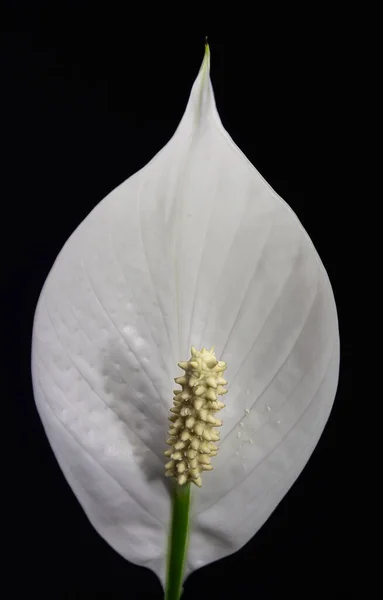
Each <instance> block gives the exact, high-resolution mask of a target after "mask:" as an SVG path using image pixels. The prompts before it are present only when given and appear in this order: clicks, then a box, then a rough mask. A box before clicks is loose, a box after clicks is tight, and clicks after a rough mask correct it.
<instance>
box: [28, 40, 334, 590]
mask: <svg viewBox="0 0 383 600" xmlns="http://www.w3.org/2000/svg"><path fill="white" fill-rule="evenodd" d="M209 68H210V55H209V51H208V48H207V49H206V53H205V58H204V61H203V64H202V67H201V70H200V72H199V75H198V77H197V79H196V81H195V83H194V86H193V88H192V91H191V95H190V99H189V103H188V105H187V108H186V111H185V114H184V116H183V118H182V120H181V123H180V125H179V127H178V129H177V131H176V133H175V134H174V136H173V138H172V139H171V140H170V142H169V143H168V144H167V145H166V146H165V147H164V148H163V149H162V150H161V152H159V153H158V154H157V155H156V156H155V157H154V158H153V159H152V160H151V161H150V162H149V164H148V165H147V166H146V167H145V168H143V169H142V170H141V171H139V172H138V173H136V174H135V175H133V176H132V177H130V178H129V179H128V180H127V181H125V182H124V183H122V184H121V185H120V186H119V187H117V188H116V189H115V190H114V191H113V192H111V193H110V194H109V195H108V196H107V197H106V198H105V199H104V200H103V201H102V202H100V203H99V204H98V205H97V206H96V208H95V209H94V210H93V211H92V212H91V213H90V214H89V215H88V217H87V218H86V219H85V220H84V221H83V222H82V223H81V224H80V226H79V227H78V228H77V229H76V230H75V232H74V233H73V234H72V235H71V237H70V238H69V240H68V241H67V243H66V244H65V246H64V248H63V249H62V251H61V252H60V254H59V256H58V258H57V260H56V262H55V264H54V266H53V267H52V270H51V271H50V273H49V275H48V278H47V280H46V283H45V285H44V288H43V290H42V293H41V296H40V299H39V302H38V306H37V309H36V314H35V322H34V333H33V351H32V374H33V385H34V393H35V399H36V404H37V408H38V411H39V414H40V416H41V419H42V422H43V424H44V428H45V431H46V434H47V436H48V439H49V441H50V443H51V446H52V449H53V451H54V453H55V455H56V458H57V460H58V462H59V465H60V467H61V469H62V471H63V473H64V475H65V477H66V479H67V481H68V483H69V485H70V486H71V487H72V489H73V491H74V493H75V494H76V496H77V498H78V500H79V502H80V503H81V505H82V507H83V509H84V511H85V513H86V514H87V516H88V518H89V520H90V521H91V523H92V524H93V526H94V527H95V529H96V530H97V531H98V532H99V534H100V535H101V536H102V537H103V538H104V539H105V540H106V541H107V542H108V543H109V544H110V545H111V546H112V547H113V548H114V549H115V550H116V551H117V552H119V553H120V554H121V555H122V556H124V557H125V558H126V559H128V560H130V561H132V562H134V563H136V564H138V565H144V566H146V567H149V568H151V569H152V570H153V571H154V572H155V573H156V574H157V575H158V577H159V578H160V580H161V582H162V584H163V585H164V583H165V576H166V552H167V541H168V532H169V526H170V519H171V515H170V507H171V493H170V489H171V481H172V480H173V479H174V475H176V471H177V473H178V475H181V476H182V474H183V471H182V467H181V470H177V469H175V466H174V465H173V463H171V464H170V465H169V464H168V465H167V471H170V472H171V473H170V475H171V477H169V478H166V477H165V464H166V461H167V460H168V459H167V458H166V457H164V450H165V448H166V444H165V441H166V439H167V438H168V436H167V429H168V424H169V421H168V417H169V415H170V413H169V410H170V408H171V407H172V406H178V407H179V406H181V405H180V404H175V405H173V403H172V397H173V392H172V388H173V387H174V381H173V379H174V377H175V376H177V371H175V368H176V365H177V363H178V362H179V361H182V360H185V359H186V358H187V357H188V356H189V352H190V348H191V347H192V346H193V347H195V348H202V347H206V348H209V347H210V346H211V345H213V344H214V345H215V349H216V350H215V351H216V353H217V357H218V358H219V360H220V361H222V362H225V363H227V366H228V368H227V373H228V380H229V381H230V384H229V385H228V388H227V389H228V392H229V393H228V395H227V398H228V400H227V401H226V407H225V408H224V409H223V410H222V415H223V424H222V426H221V427H220V431H221V436H220V437H221V439H220V442H219V451H218V445H217V451H215V450H214V449H213V447H211V448H210V450H214V452H213V454H216V455H215V456H214V458H213V459H212V461H211V463H210V462H209V463H206V465H207V464H213V462H214V468H213V470H211V471H210V472H207V471H206V473H203V474H202V475H201V474H200V475H201V481H199V480H198V481H197V485H198V483H202V487H201V488H200V489H198V487H193V502H192V507H191V519H190V541H189V547H188V553H187V557H186V562H185V573H184V576H185V577H187V576H188V575H189V574H190V573H191V572H192V571H193V570H195V569H198V568H199V567H202V566H203V565H206V564H208V563H210V562H212V561H215V560H217V559H219V558H221V557H223V556H226V555H228V554H231V553H233V552H235V551H236V550H238V549H239V548H240V547H241V546H243V545H244V544H245V543H246V542H247V541H248V540H249V539H250V538H251V537H252V536H253V535H254V534H255V533H256V531H257V530H258V529H259V528H260V527H261V526H262V525H263V523H264V522H265V520H266V519H267V518H268V517H269V515H270V514H271V513H272V511H273V510H274V509H275V507H276V506H277V504H278V503H279V502H280V501H281V499H282V498H283V496H284V495H285V494H286V492H287V491H288V489H289V488H290V486H291V485H292V484H293V483H294V481H295V479H296V478H297V477H298V475H299V474H300V472H301V471H302V469H303V467H304V465H305V464H306V462H307V460H308V459H309V457H310V455H311V453H312V451H313V449H314V447H315V446H316V444H317V442H318V439H319V437H320V435H321V433H322V430H323V428H324V425H325V423H326V421H327V419H328V416H329V413H330V410H331V407H332V403H333V400H334V396H335V392H336V387H337V380H338V370H339V337H338V324H337V314H336V307H335V302H334V298H333V294H332V290H331V286H330V283H329V280H328V277H327V274H326V272H325V270H324V267H323V265H322V263H321V261H320V258H319V257H318V254H317V252H316V251H315V248H314V246H313V244H312V242H311V240H310V238H309V237H308V235H307V233H306V232H305V230H304V229H303V227H302V225H301V224H300V222H299V221H298V219H297V217H296V216H295V214H294V213H293V212H292V210H291V209H290V208H289V207H288V206H287V204H286V203H285V202H284V201H283V200H282V199H281V198H280V197H279V196H278V195H277V194H276V193H275V192H274V191H273V190H272V189H271V188H270V186H269V185H268V184H267V183H266V181H265V180H264V179H263V178H262V177H261V176H260V174H259V173H258V172H257V170H256V169H255V168H254V167H253V166H252V165H251V164H250V163H249V162H248V160H247V159H246V158H245V156H244V155H243V154H242V153H241V151H240V150H239V149H238V148H237V146H236V145H235V144H234V142H233V141H232V139H231V138H230V137H229V135H228V133H227V132H226V131H225V129H224V128H223V126H222V123H221V121H220V119H219V116H218V113H217V110H216V107H215V102H214V96H213V91H212V87H211V82H210V77H209ZM192 358H193V357H192V356H191V357H190V359H189V361H190V364H191V362H194V361H193V360H191V359H192ZM190 364H188V365H187V367H186V368H187V369H189V368H190ZM181 367H182V369H183V367H185V365H182V363H181ZM191 367H192V368H193V365H191ZM209 368H211V367H209ZM182 369H181V368H180V369H179V373H178V377H180V378H181V380H179V383H181V386H182V385H183V383H182V378H183V377H185V371H183V370H182ZM225 376H226V375H225ZM188 377H190V374H188ZM205 383H206V382H205ZM217 385H218V382H217ZM207 387H209V386H207ZM213 388H214V386H212V389H213ZM205 393H206V392H204V394H205ZM183 400H185V397H184V398H183ZM205 400H206V398H205ZM197 407H198V408H197ZM182 408H185V406H182ZM194 409H195V410H198V411H200V412H201V411H202V410H203V404H201V405H199V403H198V404H197V406H196V405H194ZM176 414H177V413H176ZM203 414H204V416H205V417H206V418H207V416H208V414H210V413H203ZM184 416H185V417H186V416H187V415H186V414H185V415H183V417H184ZM200 416H201V415H200ZM212 418H214V419H215V416H214V415H212ZM183 422H184V421H182V423H183ZM211 424H212V425H213V423H211ZM185 428H186V429H187V425H185ZM175 429H176V433H177V436H178V428H175ZM186 429H185V431H186ZM182 431H184V430H182ZM180 438H181V441H184V440H183V438H182V433H180ZM173 441H174V445H173ZM206 441H207V442H209V441H213V440H205V442H206ZM200 442H201V443H203V442H202V439H201V440H200ZM176 443H177V441H175V440H172V442H171V447H170V450H171V452H172V453H173V450H174V449H175V444H176ZM182 449H183V448H180V450H182ZM175 451H177V450H175ZM206 456H208V454H206ZM187 458H188V459H189V457H187ZM193 458H195V457H191V458H190V460H193ZM178 459H179V457H178V456H177V460H178ZM181 459H182V457H181ZM169 460H170V461H171V460H175V459H174V458H173V459H171V458H170V459H169ZM181 462H182V461H181ZM184 462H185V461H184ZM194 464H195V463H193V464H189V463H187V464H186V463H185V471H186V469H187V470H188V473H187V477H188V481H189V479H190V476H191V477H192V476H193V475H195V474H196V472H195V471H194V472H191V471H190V469H193V468H197V467H198V468H199V464H200V463H199V462H198V464H197V467H194V466H193V465H194ZM201 464H204V463H201ZM202 470H203V469H201V473H202ZM200 475H198V476H200ZM185 476H186V475H185ZM192 479H194V477H192ZM195 479H197V478H195ZM178 481H179V483H180V484H181V486H180V487H181V488H182V484H184V483H185V482H184V479H183V478H181V480H178ZM184 487H185V486H184ZM186 487H187V486H186Z"/></svg>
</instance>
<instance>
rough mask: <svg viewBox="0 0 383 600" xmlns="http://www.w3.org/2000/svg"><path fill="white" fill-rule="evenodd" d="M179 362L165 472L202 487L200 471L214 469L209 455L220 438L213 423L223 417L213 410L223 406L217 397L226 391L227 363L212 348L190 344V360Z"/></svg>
mask: <svg viewBox="0 0 383 600" xmlns="http://www.w3.org/2000/svg"><path fill="white" fill-rule="evenodd" d="M178 366H179V367H180V368H181V369H183V370H184V371H185V375H183V376H182V377H176V378H175V380H174V381H175V382H176V383H178V384H179V385H180V386H181V388H182V389H181V390H174V398H173V407H172V408H171V409H170V412H172V413H173V415H172V416H171V417H169V421H170V422H171V427H170V429H169V432H168V434H169V436H170V437H169V438H168V439H167V440H166V442H167V444H169V446H171V449H170V450H166V451H165V456H167V457H170V461H169V462H168V463H167V464H166V466H165V468H166V472H165V475H166V476H167V477H174V478H175V479H176V480H177V482H178V483H179V484H180V485H184V484H185V483H190V482H192V483H195V485H197V486H198V487H201V485H202V479H201V473H202V471H211V470H212V469H213V466H212V464H211V457H213V456H217V452H218V447H217V446H216V444H215V443H214V442H217V441H218V440H219V439H220V436H219V433H218V431H217V430H216V427H221V425H222V421H221V420H220V419H217V418H216V417H215V413H216V412H217V411H219V410H222V408H224V407H225V404H224V403H223V402H221V400H220V399H219V397H220V396H222V395H223V394H226V393H227V390H226V389H225V387H224V386H225V385H226V384H227V381H226V379H224V378H223V377H222V373H223V372H224V371H225V369H226V363H225V362H223V361H218V360H217V359H216V357H215V354H214V348H211V350H206V348H202V350H201V351H198V350H196V349H195V348H194V346H193V347H192V349H191V358H190V360H189V361H187V362H179V363H178Z"/></svg>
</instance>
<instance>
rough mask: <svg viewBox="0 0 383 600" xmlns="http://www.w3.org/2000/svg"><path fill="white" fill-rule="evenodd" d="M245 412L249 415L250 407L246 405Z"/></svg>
mask: <svg viewBox="0 0 383 600" xmlns="http://www.w3.org/2000/svg"><path fill="white" fill-rule="evenodd" d="M245 413H246V414H247V415H249V414H250V408H247V407H246V408H245Z"/></svg>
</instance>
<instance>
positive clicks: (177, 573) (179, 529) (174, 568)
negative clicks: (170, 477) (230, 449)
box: [165, 483, 190, 600]
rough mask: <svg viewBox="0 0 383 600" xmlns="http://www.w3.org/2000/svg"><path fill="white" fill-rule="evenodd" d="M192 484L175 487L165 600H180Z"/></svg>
mask: <svg viewBox="0 0 383 600" xmlns="http://www.w3.org/2000/svg"><path fill="white" fill-rule="evenodd" d="M189 509H190V483H187V484H186V485H178V483H177V484H176V485H175V487H174V494H173V505H172V523H171V530H170V537H169V547H168V570H167V581H166V590H165V600H179V598H180V597H181V594H182V579H183V572H184V565H185V559H186V553H187V546H188V538H189Z"/></svg>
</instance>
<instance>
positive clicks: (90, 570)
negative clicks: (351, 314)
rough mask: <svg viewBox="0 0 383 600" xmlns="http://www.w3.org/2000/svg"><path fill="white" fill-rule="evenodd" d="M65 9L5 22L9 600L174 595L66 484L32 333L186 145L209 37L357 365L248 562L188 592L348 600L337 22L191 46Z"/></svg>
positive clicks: (224, 565)
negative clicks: (76, 256) (41, 312)
mask: <svg viewBox="0 0 383 600" xmlns="http://www.w3.org/2000/svg"><path fill="white" fill-rule="evenodd" d="M59 6H60V5H57V4H56V3H34V4H33V6H30V7H27V8H25V7H24V8H17V9H16V8H13V9H11V10H9V11H8V12H7V15H6V17H5V18H4V19H3V22H2V23H3V31H2V52H1V59H2V64H1V69H2V71H1V77H2V83H3V85H2V90H3V91H2V98H1V100H2V107H1V110H2V148H3V151H4V158H3V161H2V167H3V169H2V171H3V173H2V196H3V199H2V204H1V207H2V213H3V214H2V217H3V218H2V225H3V226H2V243H4V249H3V252H2V257H3V261H4V272H5V277H3V278H2V283H3V284H5V286H4V292H3V294H2V299H3V300H5V302H6V309H5V310H6V311H7V312H4V313H3V314H5V315H7V317H6V318H5V323H4V326H5V337H6V344H5V345H4V346H3V348H6V356H5V359H6V362H5V365H6V371H5V381H6V382H7V383H8V384H9V385H8V389H7V390H6V392H7V393H6V396H5V397H6V398H8V399H9V401H7V405H8V406H10V407H11V409H12V412H11V415H12V416H11V420H10V421H9V423H10V427H9V428H5V429H9V430H10V431H8V433H10V438H11V439H12V441H11V442H10V444H11V445H10V446H9V447H8V448H9V450H8V459H7V461H6V462H7V463H8V464H10V465H11V469H10V474H9V479H8V481H9V485H8V486H7V490H9V492H7V494H6V495H7V496H8V500H9V504H10V508H9V510H8V512H6V513H5V514H6V515H7V518H6V519H5V521H6V523H5V525H9V526H10V529H11V536H9V542H7V545H6V554H7V557H8V564H9V572H10V573H13V575H12V576H11V586H12V587H11V590H12V593H11V594H9V596H6V597H18V594H19V593H21V592H22V591H23V592H25V593H28V594H30V595H32V596H34V595H36V597H39V598H79V599H80V598H131V599H132V600H134V599H136V598H137V599H138V598H142V599H143V598H145V599H147V600H149V599H151V598H152V599H153V600H154V599H160V598H161V588H160V585H159V583H158V581H157V579H156V577H155V576H154V574H153V573H151V572H150V571H148V570H145V569H143V568H140V567H137V566H134V565H131V564H129V563H128V562H127V561H125V560H124V559H122V558H121V557H120V556H119V555H117V554H116V553H115V552H114V551H113V550H112V549H111V548H109V547H108V545H107V544H106V543H105V542H104V541H103V540H102V539H101V538H100V537H99V536H98V534H97V533H96V532H95V531H94V530H93V528H92V527H91V525H90V524H89V522H88V521H87V519H86V517H85V516H84V514H83V512H82V509H81V508H80V505H79V504H78V502H77V500H76V499H75V497H74V495H73V494H72V492H71V490H70V488H69V486H68V485H67V483H66V482H65V480H64V477H63V475H62V474H61V471H60V469H59V467H58V465H57V463H56V461H55V459H54V457H53V454H52V452H51V450H50V447H49V444H48V442H47V440H46V437H45V434H44V432H43V428H42V426H41V424H40V421H39V418H38V415H37V412H36V409H35V405H34V401H33V395H32V387H31V379H30V367H29V362H30V344H31V328H32V320H33V314H34V310H35V306H36V302H37V299H38V296H39V293H40V290H41V287H42V285H43V283H44V280H45V278H46V276H47V274H48V272H49V269H50V268H51V266H52V264H53V262H54V260H55V258H56V256H57V254H58V252H59V251H60V249H61V247H62V246H63V244H64V242H65V241H66V239H67V238H68V236H69V235H70V234H71V233H72V232H73V230H74V229H75V228H76V227H77V225H78V224H79V223H80V222H81V221H82V220H83V219H84V218H85V217H86V215H87V214H88V213H89V212H90V210H91V209H92V208H93V207H94V206H95V205H96V204H97V203H98V202H99V201H100V200H101V199H102V198H103V197H104V196H105V195H106V194H107V193H109V192H110V191H111V190H112V189H113V188H114V187H116V186H117V185H118V184H120V183H121V182H122V181H123V180H125V179H126V178H128V177H129V176H130V175H132V174H133V173H134V172H136V171H137V170H138V169H140V168H141V167H143V166H144V165H145V164H146V163H147V162H148V161H149V160H150V159H151V158H152V157H153V155H154V154H155V153H156V152H157V151H158V150H160V149H161V148H162V147H163V146H164V144H165V143H166V142H167V141H168V140H169V139H170V137H171V136H172V134H173V133H174V130H175V129H176V127H177V125H178V123H179V120H180V118H181V116H182V114H183V111H184V108H185V106H186V102H187V99H188V95H189V92H190V89H191V85H192V83H193V81H194V79H195V77H196V75H197V72H198V69H199V66H200V63H201V61H202V57H203V50H204V47H203V46H204V36H205V34H206V33H208V34H209V42H210V46H211V56H212V63H211V64H212V66H211V78H212V82H213V87H214V91H215V95H216V103H217V107H218V111H219V113H220V116H221V119H222V121H223V124H224V126H225V128H226V129H227V130H228V131H229V133H230V135H231V136H232V137H233V139H234V141H235V142H236V144H237V145H238V146H239V147H240V148H241V150H242V151H243V152H244V153H245V154H246V156H247V157H248V158H249V160H250V161H251V162H252V163H253V164H254V165H255V166H256V167H257V169H258V170H259V171H260V172H261V174H262V175H263V176H264V177H265V178H266V180H267V181H268V182H269V183H270V184H271V185H272V187H273V188H274V189H275V190H276V191H277V192H278V193H279V194H280V195H281V196H282V197H283V198H284V199H285V200H286V201H287V202H288V203H289V204H290V206H291V207H292V208H293V210H294V211H295V212H296V213H297V215H298V217H299V219H300V220H301V222H302V223H303V225H304V227H305V228H306V230H307V231H308V233H309V235H310V237H311V239H312V240H313V242H314V244H315V246H316V248H317V250H318V252H319V254H320V256H321V258H322V261H323V263H324V265H325V267H326V269H327V272H328V274H329V277H330V280H331V283H332V285H333V289H334V294H335V298H336V301H337V305H338V311H339V319H340V330H341V342H342V349H341V351H342V361H341V374H340V384H339V389H338V393H337V398H336V401H335V405H334V408H333V411H332V413H331V416H330V419H329V422H328V424H327V426H326V429H325V431H324V434H323V436H322V438H321V440H320V442H319V444H318V446H317V448H316V450H315V451H314V453H313V455H312V458H311V459H310V461H309V463H308V465H307V466H306V468H305V469H304V471H303V473H302V475H301V476H300V477H299V479H298V480H297V482H296V483H295V484H294V486H293V487H292V489H291V491H290V492H289V493H288V494H287V496H286V497H285V499H284V500H283V501H282V502H281V504H280V505H279V506H278V508H277V509H276V511H275V512H274V514H273V515H272V517H271V518H270V519H269V520H268V521H267V523H266V524H265V525H264V526H263V528H262V529H261V530H260V532H259V533H258V534H257V535H256V536H255V537H254V538H253V539H252V540H251V541H250V542H249V543H248V544H247V545H246V546H245V547H244V548H242V549H241V550H240V551H239V552H237V553H236V554H234V555H232V556H230V557H228V558H226V559H224V560H221V561H218V562H216V563H214V564H212V565H209V566H207V567H205V568H203V569H201V570H200V571H198V572H195V573H194V574H193V575H192V576H191V577H190V578H189V579H188V581H187V583H186V587H185V593H184V600H188V599H192V598H199V599H200V600H203V599H205V598H210V597H211V596H212V595H213V594H214V597H216V598H226V597H233V595H234V594H235V595H237V596H238V597H241V598H244V597H250V598H253V597H254V598H257V599H258V600H263V599H269V598H279V597H280V596H281V595H282V594H284V595H285V594H287V595H293V596H294V597H295V598H315V597H317V596H318V597H320V596H321V595H322V593H326V595H328V596H329V597H343V594H344V593H346V587H345V584H344V580H343V578H342V576H341V569H340V562H341V557H342V554H343V553H344V550H345V541H344V538H343V537H342V536H343V534H342V532H341V527H340V522H341V520H342V519H341V502H340V496H341V494H342V489H341V466H342V465H341V462H340V446H341V444H342V438H343V436H344V429H345V423H344V421H345V417H346V416H347V406H348V402H349V396H350V393H351V379H350V371H351V368H350V353H351V346H350V339H349V335H348V329H347V327H346V319H347V315H346V311H347V308H346V302H345V282H344V281H342V279H341V276H342V275H341V274H342V271H343V269H344V261H345V253H344V251H343V241H342V240H343V234H344V229H345V228H347V219H345V210H346V208H345V206H346V200H345V199H343V198H342V195H341V194H339V188H340V187H341V179H342V169H341V166H340V162H339V154H340V152H341V150H340V144H339V139H340V131H339V127H340V125H339V122H340V113H341V108H340V100H339V90H340V88H341V85H342V78H341V72H342V69H341V65H342V61H343V57H342V51H341V50H339V49H338V48H336V45H335V42H334V41H333V39H334V32H333V30H332V28H331V26H330V25H329V24H328V23H326V21H325V20H324V21H323V22H321V21H318V20H316V25H317V26H316V27H314V26H313V24H312V22H310V26H309V27H306V28H302V27H301V26H300V24H299V23H297V24H296V27H294V26H293V25H292V24H294V18H293V17H292V18H291V22H289V23H288V24H287V23H285V22H283V20H282V22H281V23H280V24H279V27H277V26H276V24H275V22H274V21H273V20H270V21H267V22H265V21H263V22H261V23H257V25H256V27H255V29H254V30H253V32H252V34H251V35H250V34H246V35H243V34H241V33H233V32H232V31H230V33H227V34H225V33H223V32H222V31H221V30H218V29H217V28H211V29H210V30H209V31H205V30H195V31H194V32H193V34H189V33H187V32H185V31H184V29H183V28H182V27H178V28H175V31H176V33H175V31H174V29H173V30H171V31H170V32H169V33H166V32H164V31H163V30H162V29H161V30H159V27H157V28H155V29H156V33H155V34H153V33H148V32H147V31H146V30H143V26H142V25H141V24H140V21H139V20H138V21H136V20H135V19H132V18H128V17H126V16H124V15H123V14H122V13H121V14H120V13H119V12H118V11H112V10H109V11H108V10H107V9H106V7H105V6H106V5H105V6H103V7H101V8H98V7H97V6H95V5H89V6H87V5H85V3H82V2H77V3H71V2H68V3H65V4H64V5H63V7H62V8H59ZM11 7H12V3H11ZM245 20H246V19H245ZM154 22H155V19H154ZM154 24H155V23H154ZM334 27H335V25H334ZM303 29H304V31H305V33H303ZM8 315H9V317H8ZM3 364H4V361H3ZM5 433H7V431H5ZM343 510H344V508H342V512H343Z"/></svg>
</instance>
